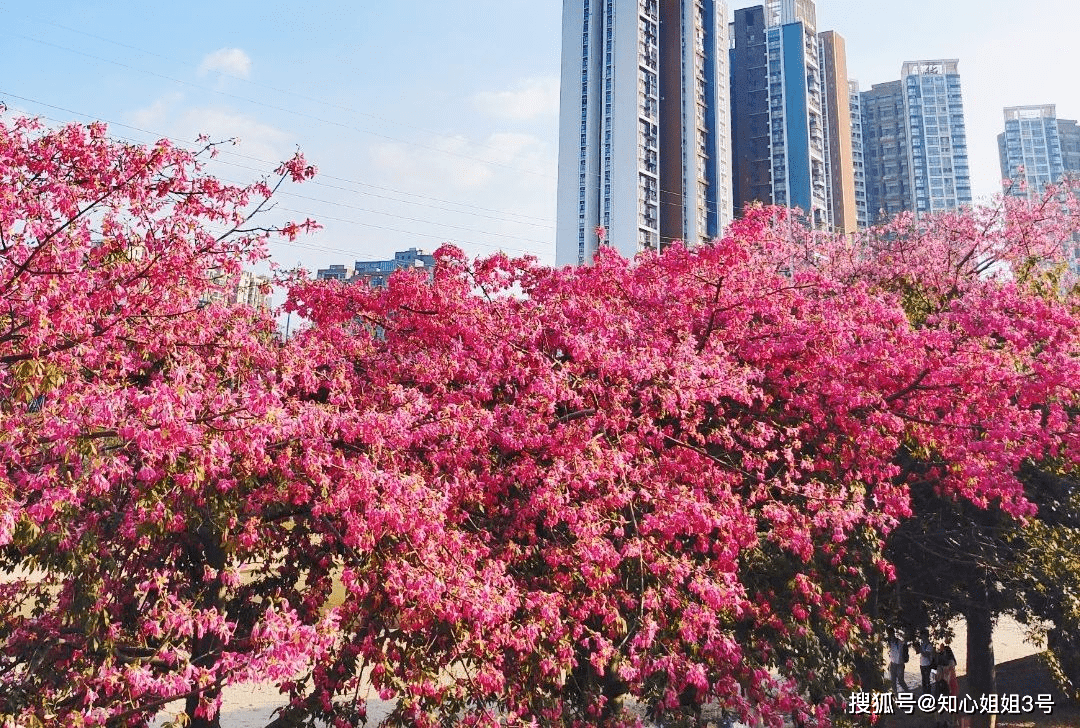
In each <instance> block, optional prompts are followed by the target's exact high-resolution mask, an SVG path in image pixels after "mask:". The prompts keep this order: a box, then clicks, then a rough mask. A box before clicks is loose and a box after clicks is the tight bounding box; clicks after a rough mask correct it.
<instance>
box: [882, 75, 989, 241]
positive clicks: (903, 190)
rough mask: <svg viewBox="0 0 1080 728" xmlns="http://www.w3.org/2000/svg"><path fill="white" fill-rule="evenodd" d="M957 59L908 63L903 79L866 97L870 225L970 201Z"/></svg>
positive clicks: (965, 136)
mask: <svg viewBox="0 0 1080 728" xmlns="http://www.w3.org/2000/svg"><path fill="white" fill-rule="evenodd" d="M958 66H959V61H957V60H956V59H948V60H932V61H908V62H907V63H905V64H904V65H903V67H902V69H901V72H900V80H899V81H892V82H889V83H882V84H875V85H874V86H873V87H872V88H871V89H870V90H869V91H864V92H863V94H862V113H863V124H862V127H863V128H862V132H863V153H864V157H865V162H866V176H867V184H866V187H867V206H868V207H869V211H870V216H871V221H872V222H877V221H879V220H880V218H881V217H882V215H884V216H885V217H891V216H893V215H895V214H896V213H898V212H902V211H912V212H915V213H916V214H919V215H922V214H929V213H934V212H942V211H945V210H956V209H958V208H960V207H964V206H968V205H970V204H971V172H970V169H969V167H968V153H967V131H966V127H965V123H964V107H963V101H962V98H961V90H960V74H959V71H958Z"/></svg>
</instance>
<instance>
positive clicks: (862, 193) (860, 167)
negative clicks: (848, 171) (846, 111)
mask: <svg viewBox="0 0 1080 728" xmlns="http://www.w3.org/2000/svg"><path fill="white" fill-rule="evenodd" d="M848 102H849V103H850V104H851V166H852V170H853V172H854V174H853V177H854V181H855V216H856V218H857V219H858V225H859V227H860V228H865V227H866V226H867V225H869V224H870V215H869V212H868V208H867V204H866V162H865V160H864V158H863V133H862V95H861V94H860V93H859V82H858V81H848Z"/></svg>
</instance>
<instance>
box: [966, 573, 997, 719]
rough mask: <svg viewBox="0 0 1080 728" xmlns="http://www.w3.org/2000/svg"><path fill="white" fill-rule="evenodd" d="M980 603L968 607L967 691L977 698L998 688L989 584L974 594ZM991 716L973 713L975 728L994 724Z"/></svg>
mask: <svg viewBox="0 0 1080 728" xmlns="http://www.w3.org/2000/svg"><path fill="white" fill-rule="evenodd" d="M974 596H975V597H976V600H975V601H976V604H974V605H972V606H971V607H969V608H968V609H967V610H966V614H965V615H964V617H965V619H966V620H967V692H968V694H969V695H971V696H972V697H973V698H974V699H975V700H978V699H979V697H980V696H982V695H988V694H990V693H994V692H997V689H996V687H997V675H996V670H995V665H994V613H993V612H992V611H991V610H990V603H989V598H988V594H987V593H986V590H985V587H984V588H983V589H982V593H981V594H976V595H974ZM990 720H991V717H990V716H989V715H985V714H982V713H976V714H975V715H974V716H972V722H971V726H972V728H990Z"/></svg>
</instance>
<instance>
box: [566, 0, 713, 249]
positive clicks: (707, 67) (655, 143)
mask: <svg viewBox="0 0 1080 728" xmlns="http://www.w3.org/2000/svg"><path fill="white" fill-rule="evenodd" d="M562 38H563V40H562V43H563V45H562V82H561V97H560V111H559V183H558V228H557V232H556V252H555V260H556V263H557V264H558V265H584V264H587V263H589V262H590V261H592V259H593V256H594V254H595V252H596V249H597V246H598V244H599V236H598V235H597V230H598V228H601V227H602V228H603V229H604V233H605V235H606V241H607V243H608V244H610V245H613V246H614V247H615V248H617V249H618V250H619V252H620V253H622V254H623V255H624V256H627V257H631V256H633V255H635V254H636V253H638V252H639V251H643V250H660V249H661V248H662V247H663V246H665V245H667V244H668V243H670V242H671V241H673V240H685V241H687V242H689V243H692V244H693V243H698V242H701V241H706V240H709V239H711V238H713V237H716V236H719V235H720V234H721V233H722V231H723V229H724V228H725V227H726V226H727V224H728V223H729V222H730V221H731V214H732V213H731V186H730V184H731V183H730V174H731V173H730V164H731V148H730V146H729V143H730V134H729V131H728V123H729V110H728V80H727V79H728V67H727V63H728V54H727V48H728V40H727V6H726V5H725V3H724V2H723V1H722V0H695V1H694V2H688V1H686V0H565V2H564V3H563V30H562Z"/></svg>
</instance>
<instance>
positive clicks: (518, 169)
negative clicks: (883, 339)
mask: <svg viewBox="0 0 1080 728" xmlns="http://www.w3.org/2000/svg"><path fill="white" fill-rule="evenodd" d="M59 27H63V26H59ZM10 35H12V36H14V37H16V38H22V39H24V40H29V41H31V42H34V43H40V44H42V45H46V46H51V47H54V48H57V49H59V50H64V51H68V52H70V53H75V54H78V55H82V56H85V57H87V58H93V59H95V60H99V61H102V62H104V63H110V64H113V65H116V66H119V67H121V68H126V69H129V70H132V71H137V72H141V73H146V74H149V75H152V76H156V77H158V78H162V79H165V80H168V81H172V82H174V83H180V84H184V85H186V86H190V87H192V88H197V89H200V90H203V91H209V92H211V93H216V94H219V95H222V96H226V97H229V98H233V99H237V100H239V101H246V102H248V103H252V104H256V105H258V106H263V107H266V108H269V109H273V110H275V111H282V112H284V113H288V114H294V115H297V116H300V117H304V118H308V119H311V120H314V121H320V122H322V123H325V124H330V125H332V126H339V127H342V128H345V129H351V130H353V131H357V132H359V133H362V134H370V135H372V136H376V137H380V138H383V139H387V140H390V141H395V142H398V143H401V144H405V145H407V146H412V147H416V148H418V149H424V150H428V151H434V152H438V153H441V154H446V155H449V156H454V157H458V158H461V159H468V160H471V161H475V162H480V163H482V164H488V165H492V166H496V167H502V168H504V169H509V170H512V171H516V172H523V173H525V174H530V175H535V176H538V177H542V178H545V179H553V178H552V177H551V175H548V174H546V173H542V172H537V171H535V170H529V169H524V168H521V167H515V166H513V165H509V164H503V163H501V162H496V161H493V160H489V159H484V158H482V157H475V156H472V155H468V154H462V153H460V152H453V151H450V150H447V149H440V148H438V147H432V146H428V145H425V144H418V143H416V142H410V141H407V140H405V139H401V138H399V137H393V136H390V135H387V134H382V133H379V132H374V131H371V130H368V129H362V128H360V127H356V126H352V125H349V124H345V123H342V122H338V121H334V120H331V119H324V118H322V117H319V116H314V115H312V114H306V113H304V112H302V111H295V110H293V109H289V108H286V107H281V106H275V105H273V104H267V103H265V102H262V101H256V100H255V99H250V98H247V97H245V96H240V95H237V94H231V93H228V92H226V91H222V90H220V89H213V88H210V87H208V86H203V85H201V84H197V83H193V82H191V81H184V80H182V79H178V78H174V77H172V76H167V75H164V74H160V73H156V72H154V71H149V70H147V69H142V68H135V67H133V66H130V65H127V64H125V63H121V62H120V61H115V60H112V59H109V58H103V57H101V56H95V55H93V54H91V53H86V52H85V51H80V50H77V49H74V48H70V47H68V46H63V45H60V44H57V43H51V42H49V41H45V40H41V39H39V38H35V37H33V36H27V35H22V34H18V33H11V34H10ZM88 35H89V34H88ZM92 37H97V36H92ZM103 40H108V39H103ZM109 42H113V41H109ZM116 44H117V45H124V44H119V43H116ZM125 47H129V48H133V46H125ZM135 50H138V49H135ZM152 55H157V56H158V57H160V58H165V59H166V60H173V62H176V63H180V62H181V61H178V60H175V59H168V57H167V56H161V55H160V54H152ZM251 83H252V84H253V85H261V84H255V83H254V82H251ZM266 88H272V87H266ZM273 90H276V91H278V92H283V93H289V94H292V95H296V96H301V97H302V98H307V99H309V100H312V101H315V102H316V103H320V104H323V105H325V106H330V107H336V108H341V109H345V110H349V111H350V113H357V114H360V115H362V116H369V117H371V118H376V119H380V120H384V119H383V118H382V117H377V116H375V115H373V114H365V113H363V112H356V111H354V110H352V109H349V107H345V106H340V105H337V104H332V103H329V102H325V101H321V100H319V99H314V98H310V97H305V96H302V95H301V94H296V93H295V92H291V91H283V90H281V89H273ZM384 121H386V122H388V123H393V124H395V125H399V126H405V127H409V128H413V129H418V130H419V131H423V132H425V133H430V134H436V132H431V131H430V130H426V129H423V128H421V127H416V126H412V125H410V124H407V123H404V122H397V121H392V120H389V119H385V120H384ZM437 135H438V136H441V137H443V138H450V137H447V136H446V135H444V134H437ZM590 177H592V178H594V181H596V182H597V183H599V182H600V180H601V178H602V174H601V173H600V172H593V173H591V174H590ZM657 192H658V195H657V197H658V200H657V202H658V204H659V205H668V206H671V207H678V208H680V209H681V207H682V205H681V204H680V203H678V202H673V201H671V200H664V199H662V197H663V194H664V193H666V194H668V195H678V196H680V197H681V195H682V193H681V192H678V191H676V190H668V189H664V188H661V187H659V186H658V187H657ZM705 207H706V209H707V210H709V211H710V212H714V213H715V212H717V211H718V210H719V207H717V206H716V205H709V204H706V206H705Z"/></svg>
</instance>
